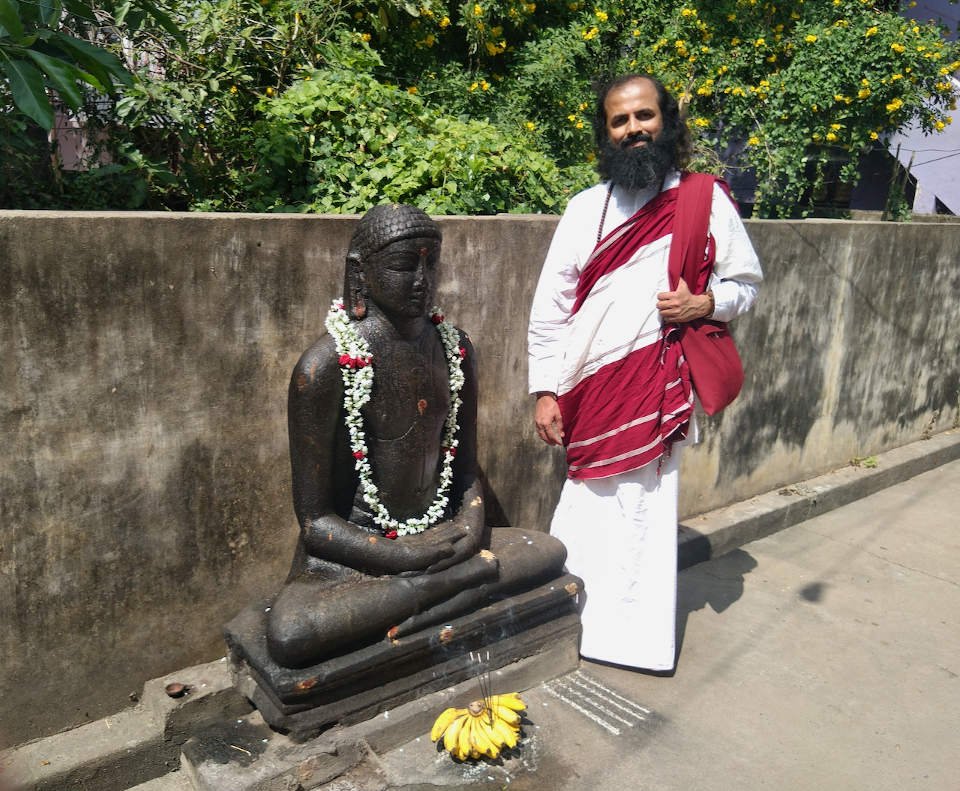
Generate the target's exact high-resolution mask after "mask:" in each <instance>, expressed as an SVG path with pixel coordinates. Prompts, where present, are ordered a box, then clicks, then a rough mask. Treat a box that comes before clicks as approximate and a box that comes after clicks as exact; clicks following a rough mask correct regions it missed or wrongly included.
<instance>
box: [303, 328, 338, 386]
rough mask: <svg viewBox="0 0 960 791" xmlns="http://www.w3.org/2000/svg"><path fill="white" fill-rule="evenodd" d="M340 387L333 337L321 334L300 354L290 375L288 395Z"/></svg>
mask: <svg viewBox="0 0 960 791" xmlns="http://www.w3.org/2000/svg"><path fill="white" fill-rule="evenodd" d="M341 387H342V379H341V376H340V364H339V355H338V354H337V350H336V347H335V345H334V342H333V338H331V337H330V335H321V336H320V337H319V338H317V340H316V341H314V342H313V344H312V345H311V346H310V347H309V348H308V349H307V350H306V351H305V352H304V353H303V354H301V355H300V359H299V360H297V364H296V365H295V366H294V368H293V374H292V375H291V377H290V395H291V396H293V395H294V394H299V395H316V394H318V393H321V392H323V391H339V390H340V389H341Z"/></svg>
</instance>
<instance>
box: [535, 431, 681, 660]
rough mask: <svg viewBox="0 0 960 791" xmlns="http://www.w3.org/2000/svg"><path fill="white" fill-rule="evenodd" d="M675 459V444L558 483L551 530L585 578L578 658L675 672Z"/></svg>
mask: <svg viewBox="0 0 960 791" xmlns="http://www.w3.org/2000/svg"><path fill="white" fill-rule="evenodd" d="M680 454H681V447H680V446H677V445H675V446H674V448H673V451H672V453H671V454H670V455H669V456H665V457H663V458H662V459H660V460H658V461H655V462H652V463H650V464H647V465H645V466H644V467H640V468H639V469H636V470H631V471H629V472H625V473H621V474H619V475H614V476H610V477H608V478H594V479H589V480H573V479H568V480H567V481H566V483H565V484H564V486H563V491H562V492H561V494H560V502H559V503H558V504H557V510H556V512H555V513H554V516H553V523H552V524H551V526H550V533H551V534H552V535H554V536H556V537H557V538H559V539H560V540H561V541H563V543H564V544H565V545H566V547H567V570H568V571H569V572H570V573H571V574H576V575H577V576H578V577H580V578H582V579H583V581H584V587H585V589H586V590H585V595H583V597H582V598H581V621H582V624H583V638H582V642H581V645H580V654H581V655H582V656H584V657H586V658H588V659H596V660H600V661H603V662H613V663H615V664H618V665H627V666H629V667H636V668H644V669H647V670H672V669H673V667H674V664H675V660H676V611H677V493H678V481H679V470H678V467H679V462H680ZM658 467H659V472H658Z"/></svg>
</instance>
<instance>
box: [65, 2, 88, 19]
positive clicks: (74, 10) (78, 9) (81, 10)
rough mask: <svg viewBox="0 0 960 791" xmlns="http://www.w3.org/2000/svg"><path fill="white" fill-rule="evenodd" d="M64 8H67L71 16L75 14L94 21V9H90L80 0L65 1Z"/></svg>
mask: <svg viewBox="0 0 960 791" xmlns="http://www.w3.org/2000/svg"><path fill="white" fill-rule="evenodd" d="M63 4H64V6H66V8H67V11H69V12H70V13H71V14H74V15H76V16H78V17H81V18H83V19H93V18H94V17H93V9H91V8H90V6H88V5H87V4H86V3H81V2H80V0H63Z"/></svg>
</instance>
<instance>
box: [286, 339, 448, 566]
mask: <svg viewBox="0 0 960 791" xmlns="http://www.w3.org/2000/svg"><path fill="white" fill-rule="evenodd" d="M342 403H343V380H342V379H341V375H340V369H339V365H338V363H337V355H336V351H335V350H334V348H333V343H332V340H331V339H330V338H329V337H326V336H325V337H324V338H321V339H320V341H318V342H317V343H316V344H314V346H312V347H311V348H310V349H308V350H307V351H306V352H305V353H304V355H303V357H301V358H300V361H299V362H298V363H297V366H296V368H294V371H293V376H292V377H291V380H290V390H289V394H288V399H287V423H288V430H289V436H290V463H291V468H292V475H293V503H294V510H295V511H296V514H297V521H298V522H299V524H300V534H301V542H302V544H303V547H304V549H305V550H306V552H307V554H309V555H312V556H313V557H316V558H320V559H322V560H327V561H331V562H333V563H337V564H340V565H342V566H346V567H348V568H354V569H357V570H360V571H364V572H368V573H373V574H399V573H402V572H418V571H423V570H425V569H427V568H428V567H429V566H431V565H432V564H435V563H437V562H438V561H441V560H443V559H444V558H447V557H450V556H451V555H453V554H454V548H453V540H452V539H451V540H447V541H438V540H436V539H437V538H439V537H438V536H435V537H431V538H432V540H430V541H427V540H410V539H411V538H414V539H419V538H421V537H420V536H416V537H405V538H404V539H400V540H396V541H391V540H389V539H387V538H384V537H383V536H378V535H375V534H371V533H370V532H368V531H366V530H364V529H363V528H361V527H359V526H357V525H355V524H353V523H351V522H349V521H347V520H346V519H344V518H343V517H342V516H340V515H339V514H338V513H337V512H336V506H335V488H336V481H335V479H336V475H335V472H336V469H335V467H336V465H337V464H338V463H344V461H338V459H337V458H336V450H337V433H338V430H339V422H340V421H342V420H343V413H342Z"/></svg>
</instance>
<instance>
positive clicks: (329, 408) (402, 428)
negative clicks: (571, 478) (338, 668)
mask: <svg viewBox="0 0 960 791" xmlns="http://www.w3.org/2000/svg"><path fill="white" fill-rule="evenodd" d="M440 246H441V235H440V229H439V228H438V226H437V224H436V223H435V222H433V221H432V220H431V219H430V218H429V217H428V216H427V215H426V214H424V213H423V212H421V211H420V210H419V209H416V208H414V207H411V206H398V205H385V206H378V207H376V208H375V209H372V210H371V211H370V212H368V213H367V214H366V215H365V216H364V218H363V219H362V220H361V221H360V223H359V225H358V227H357V229H356V232H355V233H354V235H353V238H352V240H351V244H350V250H349V253H348V255H347V262H346V273H345V277H344V292H343V300H342V303H339V302H338V303H335V304H334V307H333V308H332V309H331V312H330V314H329V316H328V319H327V327H328V333H327V334H326V335H324V336H322V337H321V338H320V339H319V340H317V341H316V343H314V344H313V345H312V346H311V347H310V348H309V349H307V351H306V352H304V354H303V355H302V356H301V358H300V360H299V362H298V363H297V365H296V368H295V369H294V371H293V376H292V379H291V382H290V390H289V400H288V426H289V436H290V458H291V464H292V472H293V500H294V509H295V511H296V515H297V520H298V522H299V526H300V535H299V539H298V541H297V548H296V553H295V556H294V560H293V565H292V568H291V570H290V574H289V577H288V579H287V582H286V584H285V585H284V587H283V589H282V591H281V592H280V594H279V596H278V597H277V598H276V600H275V601H274V602H273V605H272V607H271V608H270V611H269V613H268V615H267V634H266V638H267V648H268V650H269V653H270V655H271V656H272V657H273V659H274V660H275V661H276V662H277V663H278V664H279V665H282V666H285V667H289V668H299V667H305V666H308V665H311V664H314V663H317V662H320V661H323V660H325V659H327V658H328V657H332V656H337V655H339V654H343V653H344V652H347V651H350V650H352V649H353V648H356V647H359V646H363V645H365V644H370V643H372V642H376V641H378V640H382V639H383V638H384V637H385V636H387V635H388V634H389V636H390V637H394V638H399V637H402V636H404V635H406V634H410V633H412V632H415V631H417V630H419V629H422V628H424V627H426V626H429V625H432V624H436V623H442V622H444V621H445V620H448V619H450V618H453V617H456V616H458V615H461V614H463V613H465V612H468V611H470V610H472V609H475V608H477V607H478V606H482V605H483V604H485V603H487V602H490V601H492V600H494V599H497V598H502V597H504V596H508V595H510V594H511V592H513V591H516V590H523V589H529V588H532V587H533V586H535V585H538V584H540V583H542V582H543V581H545V580H549V579H552V578H554V577H556V576H557V575H559V574H560V573H561V570H562V567H563V562H564V558H565V554H566V553H565V550H564V548H563V545H562V544H561V543H560V542H559V541H557V540H556V539H554V538H551V537H550V536H549V535H547V534H545V533H540V532H536V531H521V530H518V529H514V528H494V529H492V530H491V529H489V528H487V527H486V526H485V524H484V504H483V493H482V490H481V486H480V483H479V479H478V477H477V470H476V416H477V374H476V361H475V358H474V351H473V346H472V345H471V343H470V339H469V338H468V337H467V335H466V334H465V333H463V332H462V331H461V330H458V329H456V328H455V327H453V326H452V325H450V324H449V323H447V322H446V320H445V319H444V318H443V317H442V316H440V315H437V314H435V313H433V312H432V306H433V300H434V295H435V289H436V281H437V274H438V268H439V266H440Z"/></svg>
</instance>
